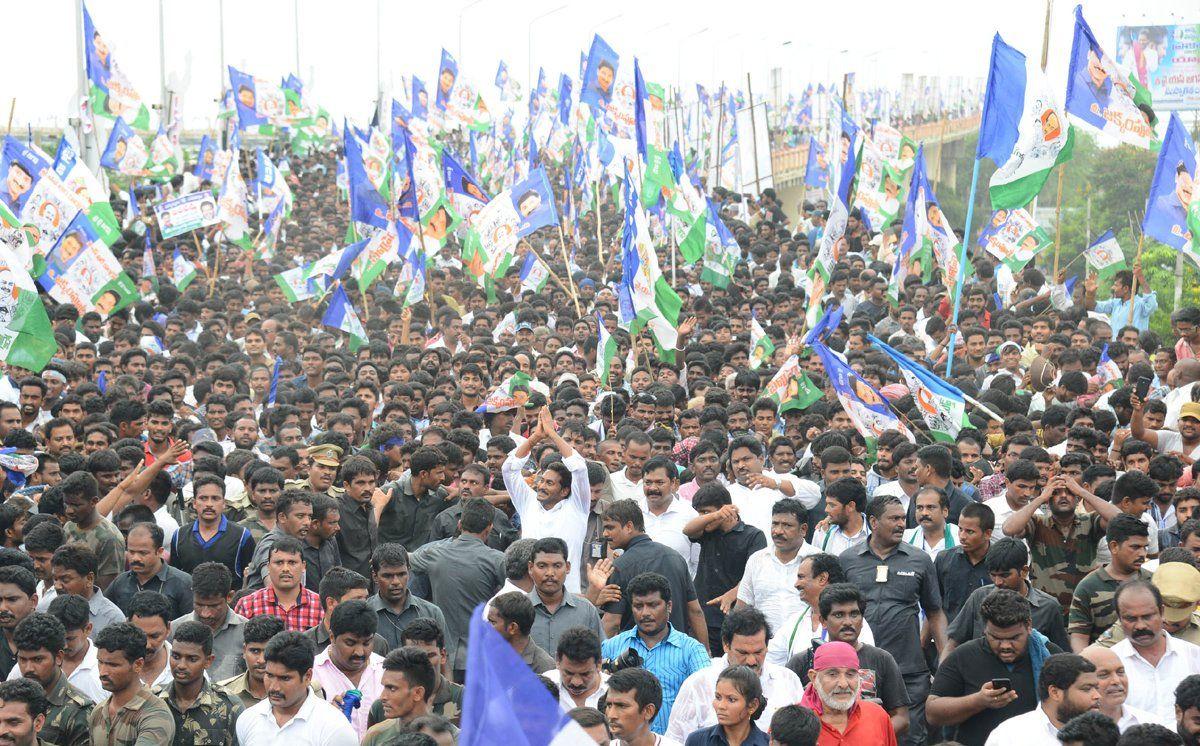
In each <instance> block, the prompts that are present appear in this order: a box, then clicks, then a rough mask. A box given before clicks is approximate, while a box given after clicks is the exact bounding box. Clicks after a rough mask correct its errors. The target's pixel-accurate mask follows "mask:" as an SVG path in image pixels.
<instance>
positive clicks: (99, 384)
mask: <svg viewBox="0 0 1200 746" xmlns="http://www.w3.org/2000/svg"><path fill="white" fill-rule="evenodd" d="M96 388H98V389H100V393H101V394H107V393H108V371H107V370H102V371H100V374H99V375H98V376H96Z"/></svg>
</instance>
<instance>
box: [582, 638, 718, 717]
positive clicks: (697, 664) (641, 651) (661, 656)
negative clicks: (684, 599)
mask: <svg viewBox="0 0 1200 746" xmlns="http://www.w3.org/2000/svg"><path fill="white" fill-rule="evenodd" d="M668 626H669V631H668V632H667V636H666V637H664V638H663V639H662V641H661V642H659V643H658V644H657V645H655V646H654V647H653V648H647V647H646V644H645V643H644V642H642V638H641V637H640V636H639V635H638V628H637V627H634V628H633V629H629V630H626V631H624V632H622V633H620V634H619V635H616V636H615V637H610V638H609V639H607V640H605V641H604V643H603V644H602V645H601V650H602V652H603V653H604V657H605V658H607V659H608V660H612V659H614V658H616V657H617V656H619V655H621V654H622V653H624V652H625V651H626V650H627V649H629V648H633V649H634V650H636V651H637V653H638V655H640V656H641V657H642V668H644V669H646V670H647V671H649V672H650V673H652V674H654V676H655V678H657V679H658V682H659V683H660V684H661V685H662V695H663V698H662V708H661V709H660V710H659V711H658V714H657V715H655V716H654V722H652V723H651V724H650V730H652V731H654V732H655V733H659V734H662V733H666V732H667V722H668V721H669V720H670V718H671V706H672V705H674V704H675V697H676V695H678V694H679V687H681V686H683V682H684V681H685V680H686V679H687V677H688V676H691V675H692V674H693V673H695V672H696V671H699V670H701V669H703V668H706V667H707V666H708V665H709V663H710V661H709V658H708V651H706V650H705V649H704V646H703V645H701V644H700V643H699V642H698V641H696V640H695V639H693V638H691V637H688V636H687V635H685V634H684V633H683V632H680V631H679V630H677V629H675V628H674V627H671V626H670V625H668Z"/></svg>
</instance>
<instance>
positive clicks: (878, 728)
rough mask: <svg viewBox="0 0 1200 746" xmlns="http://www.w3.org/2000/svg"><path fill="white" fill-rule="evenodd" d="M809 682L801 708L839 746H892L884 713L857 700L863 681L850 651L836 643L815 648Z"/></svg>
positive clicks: (893, 739)
mask: <svg viewBox="0 0 1200 746" xmlns="http://www.w3.org/2000/svg"><path fill="white" fill-rule="evenodd" d="M808 678H809V684H808V686H807V687H805V689H804V697H803V698H802V699H801V700H800V704H801V706H803V707H807V708H809V709H810V710H812V711H813V712H815V713H817V716H818V717H820V718H821V731H822V732H826V731H828V732H829V734H830V736H831V737H832V738H836V739H837V740H838V742H839V743H840V744H842V746H895V744H896V732H895V731H894V730H892V720H891V718H890V717H889V716H888V713H887V710H885V709H883V708H882V707H880V706H879V705H877V704H875V703H874V702H869V701H867V700H864V699H860V698H859V690H860V687H861V684H862V681H861V678H860V674H859V670H858V653H857V652H856V651H855V650H854V648H853V647H851V646H850V645H849V644H847V643H844V642H841V641H835V642H827V643H825V644H824V645H822V646H821V647H819V648H817V649H816V651H815V652H814V653H813V666H812V670H811V671H809V673H808Z"/></svg>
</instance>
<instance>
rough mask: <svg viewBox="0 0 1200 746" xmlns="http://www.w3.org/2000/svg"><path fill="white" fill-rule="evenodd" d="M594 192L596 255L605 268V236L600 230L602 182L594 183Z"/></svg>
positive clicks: (597, 180) (596, 181)
mask: <svg viewBox="0 0 1200 746" xmlns="http://www.w3.org/2000/svg"><path fill="white" fill-rule="evenodd" d="M592 191H593V192H594V193H595V195H596V206H595V211H596V255H597V257H599V259H600V266H601V268H603V266H604V234H603V233H602V232H601V230H600V180H599V179H596V180H595V181H593V182H592Z"/></svg>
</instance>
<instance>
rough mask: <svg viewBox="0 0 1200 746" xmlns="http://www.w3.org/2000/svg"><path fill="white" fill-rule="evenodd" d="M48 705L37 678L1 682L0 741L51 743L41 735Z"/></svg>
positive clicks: (34, 745)
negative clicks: (35, 679) (33, 679)
mask: <svg viewBox="0 0 1200 746" xmlns="http://www.w3.org/2000/svg"><path fill="white" fill-rule="evenodd" d="M48 705H49V701H48V700H47V699H46V693H45V691H44V690H43V689H42V687H41V686H40V685H39V684H38V683H37V682H36V681H32V680H30V679H16V680H15V681H6V682H4V683H3V684H0V743H3V744H5V746H54V744H51V743H50V742H48V741H43V740H42V738H41V734H42V732H43V730H44V729H45V727H46V711H47V708H48ZM85 743H86V741H85Z"/></svg>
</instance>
